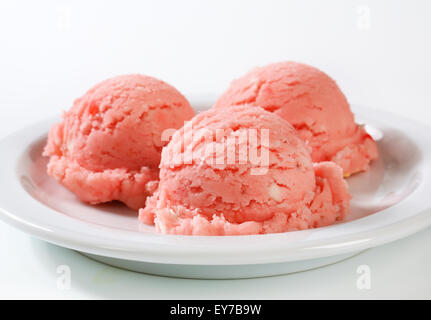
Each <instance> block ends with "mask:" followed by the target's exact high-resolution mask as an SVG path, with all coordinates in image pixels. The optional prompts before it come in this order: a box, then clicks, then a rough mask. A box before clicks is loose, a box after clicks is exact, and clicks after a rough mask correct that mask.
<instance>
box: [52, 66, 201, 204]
mask: <svg viewBox="0 0 431 320" xmlns="http://www.w3.org/2000/svg"><path fill="white" fill-rule="evenodd" d="M193 116H194V111H193V109H192V108H191V106H190V104H189V102H188V101H187V100H186V99H185V97H184V96H183V95H182V94H181V93H180V92H178V91H177V90H176V89H175V88H174V87H172V86H171V85H169V84H167V83H165V82H163V81H160V80H158V79H155V78H152V77H149V76H144V75H138V74H134V75H122V76H117V77H114V78H111V79H108V80H105V81H103V82H101V83H99V84H97V85H96V86H94V87H93V88H91V89H90V90H89V91H88V92H86V93H85V94H84V95H83V96H82V97H80V98H79V99H77V100H75V102H74V104H73V106H72V108H71V109H70V110H69V111H67V112H64V113H63V116H62V121H61V122H60V123H57V124H55V125H54V126H53V127H52V128H51V130H50V133H49V136H48V142H47V145H46V147H45V149H44V155H45V156H48V157H50V159H49V163H48V168H47V170H48V174H49V175H51V176H53V177H54V178H55V179H57V180H58V181H59V182H60V183H61V184H63V185H64V186H65V187H67V188H68V189H69V190H70V191H72V192H73V193H75V195H76V196H77V197H78V198H79V199H81V200H82V201H84V202H88V203H91V204H97V203H102V202H109V201H112V200H118V201H121V202H124V203H125V204H126V205H127V206H129V207H130V208H132V209H136V210H137V209H139V208H141V207H142V206H143V205H144V204H145V199H146V197H147V196H148V195H149V194H151V193H152V192H153V191H154V190H155V188H156V186H157V180H158V171H159V170H158V166H159V162H160V156H161V150H162V147H163V146H164V145H165V144H166V143H167V141H162V139H161V138H162V133H163V132H164V131H165V129H178V128H180V127H181V126H183V125H184V121H186V120H189V119H191V118H192V117H193Z"/></svg>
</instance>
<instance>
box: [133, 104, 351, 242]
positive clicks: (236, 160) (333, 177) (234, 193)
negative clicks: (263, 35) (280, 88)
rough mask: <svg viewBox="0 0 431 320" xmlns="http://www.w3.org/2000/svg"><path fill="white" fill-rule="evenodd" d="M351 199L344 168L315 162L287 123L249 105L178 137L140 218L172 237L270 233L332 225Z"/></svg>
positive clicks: (209, 117)
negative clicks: (343, 171)
mask: <svg viewBox="0 0 431 320" xmlns="http://www.w3.org/2000/svg"><path fill="white" fill-rule="evenodd" d="M252 133H254V134H255V139H252V138H251V137H252V136H253V134H252ZM241 137H242V138H241ZM245 137H247V138H245ZM252 149H255V150H257V151H258V154H260V157H259V158H257V159H258V160H259V161H256V158H253V157H252V156H251V155H252V153H253V150H252ZM256 169H263V170H256ZM253 170H254V171H253ZM349 201H350V195H349V192H348V189H347V184H346V182H345V181H344V179H343V173H342V169H341V167H339V166H338V165H336V164H335V163H333V162H321V163H317V164H313V163H312V159H311V156H310V150H309V147H308V146H307V145H306V144H305V143H304V142H303V141H302V140H301V139H300V138H299V136H298V135H297V132H296V130H295V129H294V128H293V127H292V126H291V125H290V124H289V123H288V122H287V121H286V120H284V119H282V118H281V117H278V116H276V115H275V114H273V113H270V112H267V111H265V110H264V109H262V108H259V107H253V106H249V105H244V106H238V107H237V108H230V109H223V110H219V109H211V110H208V111H205V112H203V113H200V114H198V115H197V116H195V117H194V118H193V119H192V120H191V121H190V122H188V123H187V124H186V125H185V126H184V127H183V128H181V129H180V130H178V131H177V132H175V134H174V135H173V137H172V139H171V141H170V142H169V144H168V145H167V146H165V147H164V148H163V151H162V158H161V162H160V182H159V184H158V189H157V191H156V192H155V193H154V195H153V196H151V197H149V198H147V202H146V206H145V208H142V209H141V210H140V211H139V218H140V220H141V221H143V222H145V223H147V224H152V223H153V222H154V223H155V226H156V229H157V230H158V231H159V232H162V233H165V234H182V235H211V236H222V235H246V234H266V233H277V232H285V231H293V230H302V229H308V228H314V227H321V226H326V225H330V224H333V223H334V222H335V221H337V220H341V219H343V217H344V216H345V215H346V214H347V213H348V212H349Z"/></svg>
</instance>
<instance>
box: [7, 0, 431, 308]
mask: <svg viewBox="0 0 431 320" xmlns="http://www.w3.org/2000/svg"><path fill="white" fill-rule="evenodd" d="M430 12H431V2H430V1H427V0H423V1H419V0H416V1H393V0H391V1H389V0H387V1H383V0H380V1H376V0H374V1H342V0H339V1H332V0H329V1H250V0H248V1H233V0H230V1H220V0H218V1H212V2H209V1H208V2H206V1H185V0H183V1H148V2H145V1H139V2H138V1H115V2H114V1H91V2H90V1H73V2H72V1H70V2H67V1H1V2H0V138H1V137H4V136H6V135H7V134H9V133H11V132H13V131H15V130H17V129H19V128H23V127H25V126H26V125H29V124H31V123H33V122H34V121H37V120H40V119H44V118H46V117H49V116H52V115H55V114H59V113H60V111H61V110H63V109H67V108H69V107H70V106H71V104H72V102H73V100H74V99H75V98H76V97H78V96H79V95H81V94H83V93H84V92H85V91H86V90H87V89H88V88H89V87H90V86H92V85H94V84H95V83H97V82H99V81H101V80H103V79H105V78H107V77H110V76H114V75H118V74H124V73H144V74H148V75H152V76H156V77H158V78H160V79H162V80H165V81H167V82H169V83H171V84H173V85H174V86H176V87H177V88H178V89H179V90H180V91H181V92H183V93H184V94H185V95H186V96H187V97H188V98H190V99H192V98H193V97H196V96H198V97H203V96H211V97H214V96H217V95H218V94H220V93H221V92H222V91H223V90H224V89H225V88H226V87H227V85H228V84H229V82H230V81H231V80H232V79H233V78H235V77H238V76H240V75H242V74H243V73H244V72H246V71H247V70H249V69H250V68H252V67H253V66H257V65H263V64H266V63H269V62H276V61H282V60H296V61H301V62H305V63H309V64H311V65H314V66H317V67H319V68H320V69H322V70H324V71H325V72H327V73H328V74H329V75H331V76H332V77H333V78H335V79H336V80H337V82H338V84H339V85H340V87H341V88H342V89H343V91H344V92H345V94H346V96H347V97H348V99H349V100H350V102H351V103H355V104H360V105H365V106H369V107H372V108H378V109H384V110H387V111H390V112H394V113H398V114H401V115H404V116H406V117H409V118H413V119H415V120H417V121H420V122H423V123H426V124H429V125H431V108H430V107H429V106H430V104H429V101H431V89H430V79H431V63H430V62H429V60H428V59H429V57H430V56H431V44H430V38H431V35H430V32H431V19H430V18H429V15H430ZM0 156H1V155H0ZM0 178H1V171H0ZM17 201H19V199H17ZM430 244H431V230H430V229H428V230H425V231H422V232H420V233H418V234H416V235H414V236H412V237H410V238H408V239H404V240H401V241H397V242H394V243H392V244H389V245H386V246H382V247H379V248H375V249H372V250H369V251H367V252H365V253H362V254H360V255H358V256H356V257H354V258H352V259H349V260H347V261H344V262H342V263H339V264H336V265H333V266H329V267H325V268H321V269H318V270H314V271H309V272H305V273H298V274H293V275H287V276H281V277H272V278H262V279H255V280H235V281H201V280H183V279H169V278H162V277H154V276H149V275H140V274H136V273H132V272H126V271H121V270H118V269H114V268H111V267H107V266H104V265H102V264H99V263H97V262H93V261H91V260H88V259H87V258H84V257H82V256H80V255H79V254H78V253H75V252H73V251H69V250H66V249H62V248H58V247H55V246H52V245H49V244H45V243H43V242H41V241H38V240H34V239H32V238H30V237H28V236H26V235H24V234H23V233H21V232H18V231H16V230H14V229H12V228H10V227H9V226H6V225H4V224H0V261H1V262H2V263H1V265H0V298H160V299H162V298H171V299H175V298H183V299H187V298H214V299H217V298H227V299H229V298H255V299H260V298H267V299H270V298H273V299H276V298H431V278H430V277H429V270H430V268H431V252H430V251H431V245H430ZM62 264H66V265H69V266H70V267H71V270H72V286H71V289H70V290H66V291H61V290H59V289H58V288H57V284H56V281H57V278H58V274H57V273H56V268H57V266H58V265H62ZM362 264H367V265H369V266H370V268H371V272H372V286H371V289H370V290H358V289H357V287H356V280H357V278H358V274H357V273H356V270H357V267H358V266H359V265H362Z"/></svg>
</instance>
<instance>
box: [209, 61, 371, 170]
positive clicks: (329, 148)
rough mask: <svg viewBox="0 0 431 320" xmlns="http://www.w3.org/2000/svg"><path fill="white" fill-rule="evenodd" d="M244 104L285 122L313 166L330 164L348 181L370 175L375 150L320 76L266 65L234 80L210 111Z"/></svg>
mask: <svg viewBox="0 0 431 320" xmlns="http://www.w3.org/2000/svg"><path fill="white" fill-rule="evenodd" d="M244 103H247V104H251V105H255V106H260V107H262V108H264V109H265V110H267V111H270V112H273V113H275V114H277V115H279V116H281V117H282V118H284V119H286V120H287V121H289V122H290V123H291V124H292V125H293V126H294V127H295V129H296V130H298V133H299V136H300V137H301V138H302V139H303V140H304V141H307V143H308V144H309V145H310V146H311V147H312V153H311V157H312V159H313V161H314V162H320V161H334V162H335V163H337V164H338V165H340V166H341V167H342V168H343V171H344V175H345V176H349V175H351V174H353V173H356V172H359V171H365V170H368V168H369V164H370V162H371V161H372V160H374V159H376V158H377V157H378V151H377V146H376V144H375V142H374V140H373V139H372V138H371V136H370V135H368V134H367V132H366V131H365V130H364V128H363V127H361V126H359V125H357V124H356V123H355V121H354V116H353V113H352V112H351V110H350V106H349V103H348V102H347V99H346V97H345V96H344V94H343V93H342V92H341V90H340V88H339V87H338V86H337V84H336V83H335V81H334V80H332V79H331V78H330V77H329V76H327V75H326V74H325V73H323V72H322V71H320V70H318V69H316V68H314V67H311V66H308V65H305V64H301V63H296V62H281V63H275V64H270V65H267V66H265V67H260V68H256V69H254V70H252V71H251V72H249V73H247V74H246V75H244V76H243V77H241V78H239V79H237V80H234V81H233V82H232V83H231V85H230V87H229V88H228V89H227V91H226V92H225V93H223V94H222V95H221V96H220V98H219V99H218V100H217V102H216V103H215V105H214V108H216V109H220V108H229V107H232V106H236V105H242V104H244Z"/></svg>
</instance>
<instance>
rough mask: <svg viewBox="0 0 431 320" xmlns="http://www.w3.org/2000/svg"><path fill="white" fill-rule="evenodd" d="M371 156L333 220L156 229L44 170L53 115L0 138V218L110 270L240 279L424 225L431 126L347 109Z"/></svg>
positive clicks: (343, 253) (327, 258) (320, 259)
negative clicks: (206, 232) (370, 145)
mask: <svg viewBox="0 0 431 320" xmlns="http://www.w3.org/2000/svg"><path fill="white" fill-rule="evenodd" d="M354 111H355V114H356V116H357V120H358V121H359V122H364V123H366V124H367V129H368V130H369V132H370V133H371V134H372V135H373V137H374V138H375V139H376V140H377V143H378V148H379V152H380V159H379V160H378V161H376V162H375V163H373V164H372V168H371V170H370V171H369V172H366V173H361V174H358V175H355V176H353V177H351V178H349V179H348V183H349V188H350V191H351V193H352V196H353V199H352V202H351V206H352V214H351V215H350V216H349V217H348V218H347V219H346V221H343V222H341V223H338V224H336V225H333V226H329V227H324V228H318V229H312V230H305V231H297V232H288V233H281V234H268V235H253V236H227V237H205V236H174V235H161V234H157V233H156V232H155V229H154V227H152V226H147V225H144V224H141V223H140V222H139V221H138V219H137V214H136V212H133V211H131V210H129V209H127V208H125V207H124V206H122V205H121V204H117V203H112V204H105V205H99V206H90V205H86V204H83V203H81V202H79V201H78V200H77V199H76V198H75V197H74V195H73V194H71V193H70V192H69V191H67V190H66V189H65V188H63V187H62V186H60V185H59V184H57V182H56V181H54V180H53V179H52V178H50V177H48V176H47V174H46V170H45V167H46V163H47V159H46V158H44V157H42V156H41V152H42V148H43V146H44V144H45V141H46V135H47V132H48V130H49V128H50V126H51V124H52V123H54V122H55V120H56V119H52V120H48V121H44V122H41V123H37V124H35V125H33V126H31V127H29V128H27V129H24V130H22V131H20V132H17V133H15V134H13V135H11V136H9V137H8V138H6V139H4V140H3V141H1V142H0V154H1V159H0V168H1V171H0V172H1V176H0V177H1V179H0V218H1V219H2V220H4V221H5V222H7V223H9V224H11V225H13V226H15V227H17V228H19V229H21V230H23V231H25V232H27V233H29V234H31V235H34V236H36V237H38V238H40V239H43V240H46V241H49V242H51V243H54V244H57V245H60V246H63V247H67V248H71V249H75V250H78V251H80V252H82V253H84V254H86V255H87V256H90V257H92V258H93V259H96V260H99V261H102V262H105V263H108V264H111V265H115V266H118V267H122V268H126V269H130V270H134V271H139V272H147V273H153V274H159V275H169V276H178V277H190V278H246V277H256V276H269V275H275V274H281V273H289V272H295V271H300V270H306V269H310V268H315V267H318V266H322V265H325V264H329V263H333V262H336V261H339V260H341V259H344V258H346V257H349V256H351V255H353V254H355V253H357V252H359V251H361V250H364V249H367V248H370V247H374V246H377V245H381V244H383V243H387V242H390V241H393V240H396V239H400V238H402V237H405V236H408V235H410V234H412V233H414V232H416V231H419V230H421V229H423V228H425V227H427V226H428V225H430V224H431V212H430V210H428V209H430V208H431V193H430V191H431V137H430V134H429V132H430V130H431V129H430V128H427V127H425V126H423V125H420V124H418V123H414V122H412V121H409V120H406V119H404V118H401V117H399V116H395V115H392V114H387V113H384V112H381V111H376V110H372V109H365V108H354Z"/></svg>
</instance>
